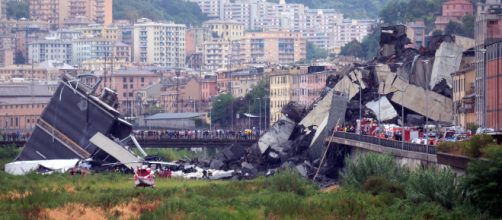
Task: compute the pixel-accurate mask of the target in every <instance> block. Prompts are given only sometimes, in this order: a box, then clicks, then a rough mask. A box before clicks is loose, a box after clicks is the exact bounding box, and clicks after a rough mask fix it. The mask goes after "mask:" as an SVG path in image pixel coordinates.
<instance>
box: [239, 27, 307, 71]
mask: <svg viewBox="0 0 502 220" xmlns="http://www.w3.org/2000/svg"><path fill="white" fill-rule="evenodd" d="M241 50H242V51H243V53H242V54H243V56H244V60H245V62H247V63H270V64H292V63H296V62H299V61H302V60H305V59H306V55H307V41H306V39H305V37H303V35H302V34H301V33H295V32H289V31H267V32H249V33H246V34H245V36H244V38H243V40H242V42H241Z"/></svg>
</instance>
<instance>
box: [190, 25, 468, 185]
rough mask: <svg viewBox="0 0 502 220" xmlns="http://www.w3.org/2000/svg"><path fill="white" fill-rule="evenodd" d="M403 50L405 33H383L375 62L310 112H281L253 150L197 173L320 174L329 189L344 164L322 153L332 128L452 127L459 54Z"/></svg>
mask: <svg viewBox="0 0 502 220" xmlns="http://www.w3.org/2000/svg"><path fill="white" fill-rule="evenodd" d="M409 43H410V40H409V39H408V38H407V36H406V27H405V26H402V25H398V26H391V27H384V28H382V33H381V40H380V46H381V48H380V51H379V53H378V55H377V57H376V58H375V59H374V60H372V61H369V62H367V63H364V64H353V65H351V66H350V67H349V68H347V69H346V70H345V71H344V72H342V73H338V74H337V75H332V76H330V77H329V78H328V79H327V82H326V87H325V89H324V90H323V92H322V93H321V94H320V97H319V98H318V99H317V100H316V101H315V102H314V104H313V105H312V106H309V107H306V106H302V105H300V104H298V103H295V102H291V103H289V104H288V105H286V106H285V107H284V108H283V109H282V113H283V116H282V117H281V118H280V119H279V120H278V121H277V122H276V123H275V124H274V125H273V126H272V127H271V128H270V130H269V131H267V132H266V133H265V134H264V135H263V136H261V137H260V139H259V141H258V143H256V144H255V145H253V146H252V147H250V148H248V149H243V148H242V147H240V146H230V147H228V148H226V149H224V150H223V152H221V153H220V154H219V155H218V156H217V157H216V158H214V159H212V160H209V161H205V162H204V163H199V165H200V166H202V167H207V168H211V169H224V170H236V171H237V173H245V174H246V175H250V176H256V175H264V174H269V173H273V172H274V171H275V170H276V169H279V168H285V167H287V168H292V169H295V170H297V171H298V172H299V173H300V174H301V175H303V176H305V177H308V178H313V177H314V176H315V175H316V173H318V174H319V175H318V177H319V179H318V180H321V181H330V180H332V179H333V178H335V177H336V174H337V169H338V168H340V167H341V166H342V163H343V156H344V152H341V151H343V150H344V149H343V148H329V150H326V149H328V148H327V147H325V138H326V137H328V136H329V135H330V134H331V131H333V129H334V128H335V126H336V125H340V126H341V125H344V124H352V125H354V126H355V125H356V120H357V119H359V118H360V117H365V118H374V119H377V120H378V121H381V122H383V123H391V124H400V125H402V126H405V125H408V126H424V124H425V121H426V118H428V119H429V120H430V121H431V122H433V123H438V124H449V123H451V121H452V114H453V109H452V107H453V104H452V77H451V73H453V72H455V71H458V69H459V67H460V62H461V59H462V52H463V48H462V46H460V45H457V44H455V38H454V37H453V36H450V35H442V36H436V37H433V38H432V39H431V40H430V43H429V45H428V46H427V47H426V48H421V49H420V50H417V49H414V48H407V47H406V46H407V45H408V44H409ZM359 114H361V115H359ZM345 150H346V149H345ZM325 153H326V155H324V154H325ZM324 156H325V158H326V160H325V162H321V158H322V157H324ZM321 163H322V164H321Z"/></svg>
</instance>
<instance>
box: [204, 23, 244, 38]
mask: <svg viewBox="0 0 502 220" xmlns="http://www.w3.org/2000/svg"><path fill="white" fill-rule="evenodd" d="M202 27H204V28H206V29H208V30H209V31H210V32H211V36H212V37H213V38H219V39H223V40H227V41H234V40H240V39H242V38H243V37H244V24H242V23H239V22H237V21H231V20H209V21H206V22H204V24H202Z"/></svg>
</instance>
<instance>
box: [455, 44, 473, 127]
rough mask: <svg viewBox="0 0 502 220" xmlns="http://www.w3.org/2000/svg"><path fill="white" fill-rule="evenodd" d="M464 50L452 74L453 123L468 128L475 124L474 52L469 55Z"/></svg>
mask: <svg viewBox="0 0 502 220" xmlns="http://www.w3.org/2000/svg"><path fill="white" fill-rule="evenodd" d="M467 53H469V52H464V56H463V58H462V63H461V68H460V70H459V71H457V72H455V73H453V74H452V77H453V106H454V124H455V125H459V126H462V127H463V128H468V127H469V126H470V125H474V124H476V113H475V111H474V106H475V92H474V81H475V80H476V70H475V63H474V56H473V55H474V52H472V51H471V53H472V54H471V55H469V54H467Z"/></svg>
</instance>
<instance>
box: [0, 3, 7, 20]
mask: <svg viewBox="0 0 502 220" xmlns="http://www.w3.org/2000/svg"><path fill="white" fill-rule="evenodd" d="M6 18H7V0H0V20H2V19H6Z"/></svg>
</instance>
